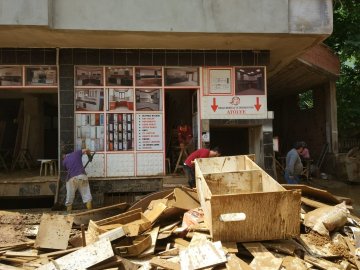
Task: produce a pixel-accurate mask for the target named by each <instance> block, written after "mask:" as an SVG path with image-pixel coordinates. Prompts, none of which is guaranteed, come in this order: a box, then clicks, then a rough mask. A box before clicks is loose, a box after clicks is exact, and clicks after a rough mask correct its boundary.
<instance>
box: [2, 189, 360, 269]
mask: <svg viewBox="0 0 360 270" xmlns="http://www.w3.org/2000/svg"><path fill="white" fill-rule="evenodd" d="M284 187H285V189H296V190H299V189H300V190H301V191H302V197H301V215H300V216H299V218H298V224H299V229H300V230H299V232H300V234H299V235H298V237H295V238H290V239H279V240H268V239H264V241H257V242H246V243H245V242H244V243H235V242H222V241H212V240H213V238H212V236H213V235H214V230H215V228H214V227H213V228H212V230H211V229H209V226H208V221H207V220H206V219H205V218H204V213H203V209H204V208H203V207H202V204H201V203H200V201H201V200H200V198H199V196H198V195H199V194H198V193H197V191H196V190H190V189H188V188H186V187H183V188H176V189H174V190H170V191H160V192H157V193H152V194H150V195H148V196H146V197H144V198H143V199H141V200H139V201H137V202H135V203H133V205H131V207H129V205H127V204H126V203H123V204H118V205H114V206H111V207H104V208H100V209H96V210H91V211H86V212H82V213H77V214H72V215H66V214H65V213H63V214H59V215H56V214H49V213H44V214H43V215H42V217H41V220H40V224H39V225H32V226H33V227H34V228H33V232H32V237H31V236H29V238H28V240H27V241H26V242H23V243H18V244H1V245H0V261H1V263H0V269H39V270H52V269H54V270H56V269H61V270H76V269H89V270H97V269H99V270H100V269H122V270H135V269H139V270H145V269H146V270H148V269H172V270H173V269H174V270H175V269H274V270H275V269H304V270H305V269H360V261H359V259H358V257H357V256H360V254H358V253H357V251H359V253H360V247H359V245H360V219H359V218H358V217H356V216H355V215H354V214H353V211H352V207H351V203H352V202H351V200H350V199H344V198H340V199H339V198H337V197H335V196H333V195H331V194H330V193H328V192H326V191H323V190H319V189H314V188H310V187H307V186H302V185H296V186H295V185H291V186H287V185H284ZM342 201H343V202H342ZM278 207H281V206H278ZM116 212H117V213H120V214H116V215H113V214H114V213H116ZM12 218H13V219H14V220H17V218H16V217H15V216H14V217H12ZM232 218H235V219H241V218H244V217H238V216H236V215H235V217H232ZM274 218H275V219H276V218H277V217H274ZM229 222H232V221H229ZM84 224H85V225H84ZM235 224H236V225H234V226H239V227H240V231H241V223H235ZM237 224H240V225H237ZM268 226H269V227H271V224H268ZM246 233H247V232H246V231H245V232H243V234H246ZM258 233H260V234H261V232H258ZM260 237H261V236H260ZM355 254H356V255H357V256H356V255H355Z"/></svg>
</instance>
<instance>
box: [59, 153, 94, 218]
mask: <svg viewBox="0 0 360 270" xmlns="http://www.w3.org/2000/svg"><path fill="white" fill-rule="evenodd" d="M84 154H87V156H88V158H89V161H92V156H91V155H90V150H89V149H83V150H78V151H75V152H73V153H71V154H68V155H65V154H63V155H62V158H63V159H64V160H63V162H62V165H63V167H64V168H65V169H66V171H67V177H66V202H65V205H66V206H67V211H71V210H72V204H73V202H74V199H75V192H76V190H79V192H80V195H81V198H82V199H83V202H84V203H86V207H87V208H88V209H91V208H92V207H91V200H92V197H91V193H90V187H89V181H88V177H87V175H86V172H85V169H84V166H83V163H82V156H83V155H84Z"/></svg>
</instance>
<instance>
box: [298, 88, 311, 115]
mask: <svg viewBox="0 0 360 270" xmlns="http://www.w3.org/2000/svg"><path fill="white" fill-rule="evenodd" d="M299 106H300V110H306V109H311V108H313V107H314V99H313V90H308V91H306V92H304V93H301V94H299Z"/></svg>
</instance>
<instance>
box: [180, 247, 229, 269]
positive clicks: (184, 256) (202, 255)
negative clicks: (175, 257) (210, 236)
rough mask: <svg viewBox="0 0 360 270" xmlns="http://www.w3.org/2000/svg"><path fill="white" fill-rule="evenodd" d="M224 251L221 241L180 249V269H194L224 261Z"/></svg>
mask: <svg viewBox="0 0 360 270" xmlns="http://www.w3.org/2000/svg"><path fill="white" fill-rule="evenodd" d="M226 261H227V260H226V257H225V252H224V250H223V249H222V246H221V242H220V241H219V242H215V243H212V242H209V241H208V242H207V243H206V244H205V245H203V246H200V247H199V246H197V247H194V248H187V249H185V250H183V251H180V263H181V268H182V269H188V270H196V269H203V268H208V267H213V266H216V265H219V264H223V263H225V262H226Z"/></svg>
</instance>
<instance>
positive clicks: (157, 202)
mask: <svg viewBox="0 0 360 270" xmlns="http://www.w3.org/2000/svg"><path fill="white" fill-rule="evenodd" d="M167 202H168V199H158V200H153V201H151V202H150V204H149V206H148V207H147V209H146V211H145V212H144V215H145V216H146V215H147V214H148V213H150V212H151V210H153V209H154V207H156V206H157V205H158V204H159V203H163V204H165V205H167Z"/></svg>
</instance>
